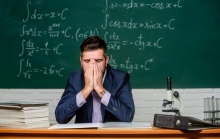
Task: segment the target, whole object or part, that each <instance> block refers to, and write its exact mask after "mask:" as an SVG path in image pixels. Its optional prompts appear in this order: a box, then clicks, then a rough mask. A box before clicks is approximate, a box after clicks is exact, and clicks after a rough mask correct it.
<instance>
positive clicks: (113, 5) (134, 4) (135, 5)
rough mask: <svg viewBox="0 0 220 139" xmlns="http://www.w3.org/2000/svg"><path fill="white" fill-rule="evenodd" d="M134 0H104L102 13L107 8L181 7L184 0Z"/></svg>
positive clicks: (160, 8)
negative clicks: (126, 0)
mask: <svg viewBox="0 0 220 139" xmlns="http://www.w3.org/2000/svg"><path fill="white" fill-rule="evenodd" d="M134 1H135V0H130V2H128V3H118V2H114V3H113V2H111V3H108V0H106V1H105V10H102V12H103V13H106V12H107V11H108V10H113V9H118V8H124V9H126V10H128V9H135V8H136V9H137V8H152V9H157V10H164V9H171V8H182V7H183V5H182V2H183V1H184V0H177V1H176V2H169V3H165V2H152V3H143V2H142V3H139V2H134Z"/></svg>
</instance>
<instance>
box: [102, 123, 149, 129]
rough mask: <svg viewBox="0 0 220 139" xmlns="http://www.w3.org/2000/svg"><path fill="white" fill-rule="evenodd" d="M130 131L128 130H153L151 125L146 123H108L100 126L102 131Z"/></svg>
mask: <svg viewBox="0 0 220 139" xmlns="http://www.w3.org/2000/svg"><path fill="white" fill-rule="evenodd" d="M112 128H114V129H128V128H132V129H134V128H138V129H140V128H152V127H151V124H150V123H146V122H131V123H130V122H107V123H103V124H102V125H101V126H100V129H112Z"/></svg>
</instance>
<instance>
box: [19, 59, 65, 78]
mask: <svg viewBox="0 0 220 139" xmlns="http://www.w3.org/2000/svg"><path fill="white" fill-rule="evenodd" d="M64 70H65V68H57V67H56V65H50V66H49V67H42V68H34V66H33V64H32V63H31V62H30V61H29V59H27V60H26V61H25V59H21V60H20V70H19V73H18V74H17V77H24V78H27V79H31V77H32V74H37V73H39V74H44V75H57V76H59V77H63V74H62V71H64Z"/></svg>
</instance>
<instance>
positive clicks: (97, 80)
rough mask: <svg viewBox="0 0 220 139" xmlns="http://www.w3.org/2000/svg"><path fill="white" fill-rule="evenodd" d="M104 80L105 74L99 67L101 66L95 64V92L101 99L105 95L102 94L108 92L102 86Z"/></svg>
mask: <svg viewBox="0 0 220 139" xmlns="http://www.w3.org/2000/svg"><path fill="white" fill-rule="evenodd" d="M102 78H103V73H102V71H101V69H100V67H99V65H98V64H97V62H95V64H94V81H93V83H94V90H95V91H96V92H97V93H98V95H99V96H100V97H103V95H104V94H102V92H103V91H104V92H106V90H105V88H104V87H103V85H102Z"/></svg>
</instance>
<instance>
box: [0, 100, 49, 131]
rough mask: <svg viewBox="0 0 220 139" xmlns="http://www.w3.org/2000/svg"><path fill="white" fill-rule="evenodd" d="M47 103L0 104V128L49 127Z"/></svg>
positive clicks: (17, 102) (12, 102)
mask: <svg viewBox="0 0 220 139" xmlns="http://www.w3.org/2000/svg"><path fill="white" fill-rule="evenodd" d="M49 125H50V123H49V109H48V103H41V102H40V103H38V102H24V101H10V102H2V103H0V127H10V128H42V127H49Z"/></svg>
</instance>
